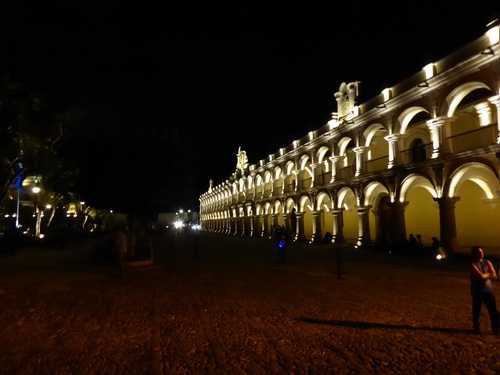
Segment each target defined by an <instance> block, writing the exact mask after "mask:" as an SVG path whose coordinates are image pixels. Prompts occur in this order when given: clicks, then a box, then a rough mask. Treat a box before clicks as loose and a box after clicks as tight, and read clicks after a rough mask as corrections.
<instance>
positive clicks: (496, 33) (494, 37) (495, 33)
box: [486, 26, 500, 44]
mask: <svg viewBox="0 0 500 375" xmlns="http://www.w3.org/2000/svg"><path fill="white" fill-rule="evenodd" d="M486 35H487V36H488V38H489V39H490V43H491V44H496V43H498V41H499V40H500V26H495V27H492V28H491V29H489V30H488V31H487V32H486Z"/></svg>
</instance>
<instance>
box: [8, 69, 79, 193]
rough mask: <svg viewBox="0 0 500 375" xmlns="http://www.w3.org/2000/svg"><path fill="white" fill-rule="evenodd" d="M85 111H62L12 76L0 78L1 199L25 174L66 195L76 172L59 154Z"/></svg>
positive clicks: (72, 109) (67, 109)
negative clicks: (39, 177)
mask: <svg viewBox="0 0 500 375" xmlns="http://www.w3.org/2000/svg"><path fill="white" fill-rule="evenodd" d="M81 117H82V112H81V111H79V110H76V109H74V108H60V107H58V106H57V104H56V103H54V102H50V101H49V100H48V99H46V98H43V96H42V95H39V94H36V93H35V92H34V91H32V90H30V89H28V88H27V87H26V86H25V85H23V84H22V83H20V82H19V81H16V80H14V79H12V78H11V77H10V76H2V77H1V78H0V197H1V200H2V202H3V200H4V199H5V197H6V196H7V192H8V189H9V187H10V186H11V185H12V183H13V182H14V181H15V180H16V178H18V177H19V176H20V175H21V174H23V175H24V176H26V175H27V174H31V175H41V176H43V180H44V183H45V184H46V188H49V187H50V189H51V190H52V191H54V192H59V193H64V192H66V191H67V190H68V189H67V188H68V184H69V183H70V177H73V176H74V175H75V173H76V171H75V170H71V169H70V168H69V166H68V165H67V163H66V162H65V161H64V160H63V159H61V158H60V157H59V156H58V154H57V149H58V147H59V146H60V145H61V144H62V143H64V142H65V141H66V140H67V137H68V136H69V134H70V129H71V128H72V127H75V126H76V125H77V124H78V123H79V122H80V121H81Z"/></svg>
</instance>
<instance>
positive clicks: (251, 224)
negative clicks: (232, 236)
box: [249, 215, 255, 237]
mask: <svg viewBox="0 0 500 375" xmlns="http://www.w3.org/2000/svg"><path fill="white" fill-rule="evenodd" d="M254 228H255V215H252V216H250V233H249V237H253V236H254Z"/></svg>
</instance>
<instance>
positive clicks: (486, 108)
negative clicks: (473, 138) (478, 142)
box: [474, 102, 491, 126]
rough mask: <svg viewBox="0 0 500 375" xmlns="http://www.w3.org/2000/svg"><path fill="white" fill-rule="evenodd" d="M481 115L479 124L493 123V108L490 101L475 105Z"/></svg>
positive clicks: (479, 115)
mask: <svg viewBox="0 0 500 375" xmlns="http://www.w3.org/2000/svg"><path fill="white" fill-rule="evenodd" d="M474 109H475V110H476V112H477V115H478V117H479V125H480V126H487V125H489V124H491V108H490V105H489V103H488V102H482V103H479V104H477V105H475V106H474Z"/></svg>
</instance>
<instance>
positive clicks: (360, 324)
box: [296, 318, 474, 334]
mask: <svg viewBox="0 0 500 375" xmlns="http://www.w3.org/2000/svg"><path fill="white" fill-rule="evenodd" d="M296 320H297V321H299V322H304V323H311V324H325V325H330V326H341V327H350V328H359V329H371V328H385V329H407V330H414V331H438V332H448V333H469V334H470V333H474V332H473V331H472V330H465V329H454V328H433V327H412V326H409V325H396V324H384V323H369V322H355V321H349V320H320V319H312V318H298V319H296Z"/></svg>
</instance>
